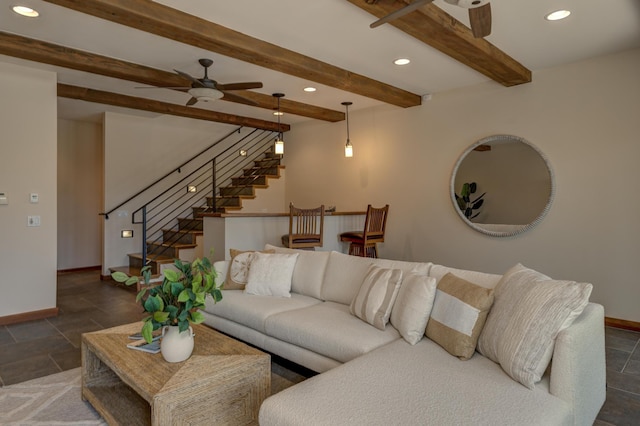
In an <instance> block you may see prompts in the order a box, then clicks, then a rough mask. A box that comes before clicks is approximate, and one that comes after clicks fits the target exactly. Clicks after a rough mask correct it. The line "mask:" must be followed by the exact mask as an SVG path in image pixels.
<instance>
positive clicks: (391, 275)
mask: <svg viewBox="0 0 640 426" xmlns="http://www.w3.org/2000/svg"><path fill="white" fill-rule="evenodd" d="M401 282H402V271H401V270H400V269H383V268H379V267H377V266H371V267H370V268H369V272H368V273H367V275H366V276H365V277H364V281H363V282H362V285H361V286H360V290H359V291H358V294H357V295H356V297H355V298H354V299H353V302H351V313H352V314H353V315H355V316H357V317H358V318H360V319H361V320H363V321H366V322H368V323H369V324H371V325H372V326H374V327H375V328H378V329H380V330H384V329H385V326H386V325H387V323H388V322H389V315H391V308H392V307H393V302H395V300H396V297H397V296H398V290H399V289H400V283H401Z"/></svg>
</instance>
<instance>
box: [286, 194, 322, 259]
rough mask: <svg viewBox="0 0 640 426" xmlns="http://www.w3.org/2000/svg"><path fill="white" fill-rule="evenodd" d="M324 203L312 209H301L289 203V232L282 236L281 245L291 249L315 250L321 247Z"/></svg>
mask: <svg viewBox="0 0 640 426" xmlns="http://www.w3.org/2000/svg"><path fill="white" fill-rule="evenodd" d="M323 233H324V204H323V205H321V206H320V207H316V208H313V209H301V208H298V207H294V205H293V203H290V204H289V233H288V234H285V235H283V236H282V245H283V246H285V247H289V248H292V249H307V250H315V247H322V237H323Z"/></svg>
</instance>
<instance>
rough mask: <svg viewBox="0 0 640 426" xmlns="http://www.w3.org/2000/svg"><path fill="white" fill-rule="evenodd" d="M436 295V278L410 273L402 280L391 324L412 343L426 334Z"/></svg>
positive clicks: (392, 312) (392, 311)
mask: <svg viewBox="0 0 640 426" xmlns="http://www.w3.org/2000/svg"><path fill="white" fill-rule="evenodd" d="M435 297H436V279H435V278H434V277H430V276H428V275H420V274H413V273H409V274H407V275H405V277H404V279H403V280H402V285H401V286H400V290H399V291H398V297H397V298H396V301H395V303H394V304H393V309H392V310H391V319H390V320H391V325H393V326H394V327H395V328H396V330H398V331H399V332H400V335H401V336H402V338H403V339H404V340H406V341H407V342H409V343H410V344H412V345H415V344H416V343H418V342H419V341H420V340H421V339H422V336H424V332H425V329H426V328H427V322H428V321H429V316H430V315H431V308H433V300H434V299H435Z"/></svg>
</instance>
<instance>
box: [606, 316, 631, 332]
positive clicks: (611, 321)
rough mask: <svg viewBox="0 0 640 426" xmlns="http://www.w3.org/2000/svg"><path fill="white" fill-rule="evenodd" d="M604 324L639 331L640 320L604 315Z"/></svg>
mask: <svg viewBox="0 0 640 426" xmlns="http://www.w3.org/2000/svg"><path fill="white" fill-rule="evenodd" d="M604 325H606V326H607V327H616V328H624V329H625V330H631V331H640V322H635V321H628V320H623V319H618V318H609V317H604Z"/></svg>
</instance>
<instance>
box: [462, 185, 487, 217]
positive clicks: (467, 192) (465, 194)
mask: <svg viewBox="0 0 640 426" xmlns="http://www.w3.org/2000/svg"><path fill="white" fill-rule="evenodd" d="M477 189H478V185H476V183H475V182H471V183H465V184H463V185H462V190H461V191H460V195H458V194H455V196H456V202H457V203H458V207H459V208H460V210H462V212H463V213H464V216H465V217H466V218H467V219H469V220H471V219H473V218H474V217H476V216H478V215H479V214H480V212H479V211H478V212H476V210H479V209H480V207H482V204H484V198H483V197H484V195H485V194H486V192H483V193H482V195H480V196H479V197H476V198H474V199H473V200H472V199H471V195H473V194H475V193H476V191H477ZM474 212H475V214H474Z"/></svg>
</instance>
